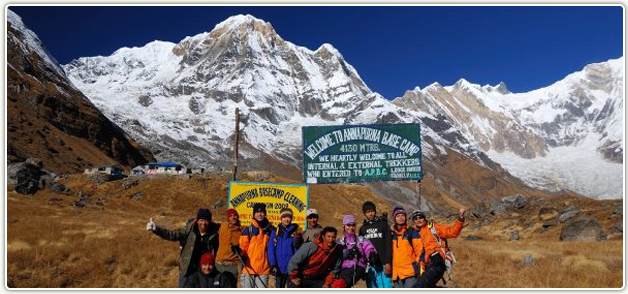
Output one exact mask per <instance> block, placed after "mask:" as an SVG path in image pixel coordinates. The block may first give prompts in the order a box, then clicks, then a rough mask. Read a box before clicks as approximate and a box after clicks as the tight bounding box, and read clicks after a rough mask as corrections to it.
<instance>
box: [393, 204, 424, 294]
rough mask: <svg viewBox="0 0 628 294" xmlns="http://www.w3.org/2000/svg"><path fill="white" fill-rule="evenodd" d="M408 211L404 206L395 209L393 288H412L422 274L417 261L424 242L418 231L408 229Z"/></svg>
mask: <svg viewBox="0 0 628 294" xmlns="http://www.w3.org/2000/svg"><path fill="white" fill-rule="evenodd" d="M406 215H407V213H406V210H405V209H403V207H399V206H396V207H395V208H394V209H393V219H394V221H395V223H394V224H393V225H392V227H391V231H392V248H393V251H392V281H393V288H410V287H412V285H414V283H415V282H416V277H417V276H419V275H420V272H418V271H417V268H418V267H419V265H418V263H417V261H418V260H419V256H420V254H421V251H422V248H423V243H422V241H421V237H420V236H419V234H418V232H417V231H414V230H412V229H408V228H409V227H408V222H407V217H406Z"/></svg>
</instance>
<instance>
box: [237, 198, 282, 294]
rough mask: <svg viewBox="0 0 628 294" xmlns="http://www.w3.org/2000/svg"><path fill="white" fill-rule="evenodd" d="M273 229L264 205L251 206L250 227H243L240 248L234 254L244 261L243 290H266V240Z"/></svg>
mask: <svg viewBox="0 0 628 294" xmlns="http://www.w3.org/2000/svg"><path fill="white" fill-rule="evenodd" d="M274 229H275V227H274V226H273V225H272V224H271V223H270V222H269V221H268V219H267V218H266V204H264V203H255V205H253V219H252V220H251V225H250V226H248V227H245V228H244V230H243V231H242V235H241V236H240V247H239V248H237V247H236V248H234V249H235V250H236V252H237V253H236V254H239V255H241V256H242V258H243V259H244V262H245V264H244V268H243V269H242V275H241V277H240V281H241V282H242V287H244V288H268V275H269V274H270V266H269V265H268V255H267V254H266V252H267V251H268V248H267V246H268V240H269V239H270V234H271V232H272V231H273V230H274Z"/></svg>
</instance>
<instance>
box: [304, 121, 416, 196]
mask: <svg viewBox="0 0 628 294" xmlns="http://www.w3.org/2000/svg"><path fill="white" fill-rule="evenodd" d="M420 133H421V132H420V127H419V124H394V125H343V126H316V127H303V181H304V182H305V183H308V184H332V183H358V182H379V181H407V180H420V179H421V178H422V177H423V169H422V165H421V136H420Z"/></svg>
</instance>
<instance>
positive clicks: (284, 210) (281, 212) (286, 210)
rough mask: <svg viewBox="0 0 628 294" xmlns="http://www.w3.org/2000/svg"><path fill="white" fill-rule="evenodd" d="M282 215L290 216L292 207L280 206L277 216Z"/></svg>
mask: <svg viewBox="0 0 628 294" xmlns="http://www.w3.org/2000/svg"><path fill="white" fill-rule="evenodd" d="M284 216H292V209H290V208H282V209H281V211H279V217H284Z"/></svg>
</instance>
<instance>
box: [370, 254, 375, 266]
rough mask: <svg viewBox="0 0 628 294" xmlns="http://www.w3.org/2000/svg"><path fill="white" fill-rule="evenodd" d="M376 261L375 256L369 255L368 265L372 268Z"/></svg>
mask: <svg viewBox="0 0 628 294" xmlns="http://www.w3.org/2000/svg"><path fill="white" fill-rule="evenodd" d="M376 261H377V254H375V253H371V255H369V263H370V264H371V266H374V265H375V262H376Z"/></svg>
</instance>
